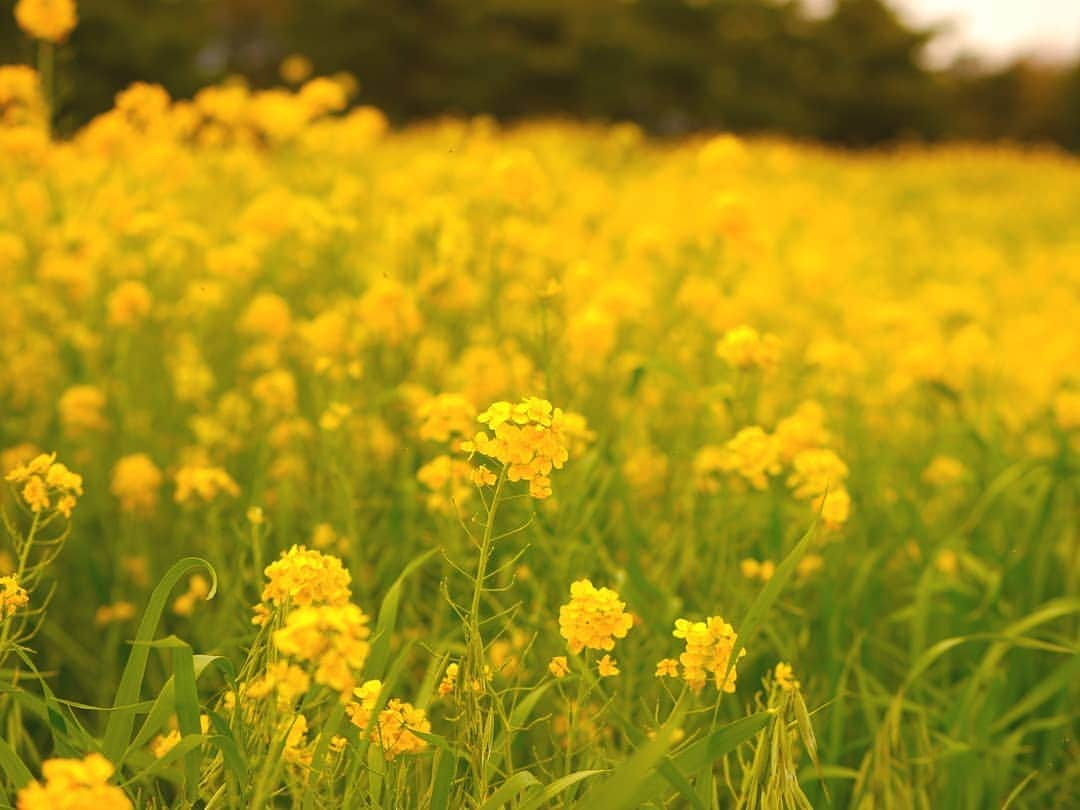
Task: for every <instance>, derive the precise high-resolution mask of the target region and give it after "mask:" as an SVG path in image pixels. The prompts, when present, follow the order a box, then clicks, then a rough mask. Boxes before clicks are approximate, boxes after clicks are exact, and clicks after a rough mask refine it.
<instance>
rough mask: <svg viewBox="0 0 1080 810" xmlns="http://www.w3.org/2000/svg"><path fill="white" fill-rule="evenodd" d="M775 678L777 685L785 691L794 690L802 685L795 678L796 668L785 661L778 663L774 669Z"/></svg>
mask: <svg viewBox="0 0 1080 810" xmlns="http://www.w3.org/2000/svg"><path fill="white" fill-rule="evenodd" d="M773 678H774V679H775V680H776V685H777V686H779V687H780V688H781V689H783V690H784V691H785V692H793V691H794V690H796V689H800V688H801V686H802V685H801V684H800V683H799V682H798V680H796V679H795V669H794V668H793V667H792V666H791V664H786V663H784V662H783V661H781V662H780V663H778V664H777V665H776V669H774V670H773Z"/></svg>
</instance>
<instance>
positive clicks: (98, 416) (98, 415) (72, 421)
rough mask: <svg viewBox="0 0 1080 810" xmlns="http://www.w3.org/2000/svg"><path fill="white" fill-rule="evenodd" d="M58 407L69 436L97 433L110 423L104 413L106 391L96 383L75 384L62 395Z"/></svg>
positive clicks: (61, 421)
mask: <svg viewBox="0 0 1080 810" xmlns="http://www.w3.org/2000/svg"><path fill="white" fill-rule="evenodd" d="M56 407H57V410H58V411H59V413H60V424H61V425H62V426H63V428H64V432H65V433H67V434H68V435H69V436H81V435H84V434H87V433H96V432H98V431H101V430H104V429H105V427H106V426H107V425H108V422H106V420H105V415H104V413H103V411H104V410H105V392H104V391H102V390H101V389H100V388H98V387H97V386H95V385H73V386H72V387H71V388H69V389H67V390H66V391H64V393H63V394H61V395H60V400H59V402H57V406H56Z"/></svg>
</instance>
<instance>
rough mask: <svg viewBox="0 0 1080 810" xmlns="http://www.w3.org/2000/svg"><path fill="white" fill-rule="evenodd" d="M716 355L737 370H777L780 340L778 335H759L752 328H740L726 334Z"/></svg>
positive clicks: (718, 345)
mask: <svg viewBox="0 0 1080 810" xmlns="http://www.w3.org/2000/svg"><path fill="white" fill-rule="evenodd" d="M716 354H717V356H718V357H720V358H722V359H724V360H725V361H726V362H727V363H728V364H729V365H731V366H734V367H735V368H741V369H747V368H760V369H764V370H769V369H772V368H775V366H776V364H777V363H778V362H779V360H780V339H779V338H777V337H776V335H770V334H764V335H761V334H758V331H757V330H756V329H754V328H753V327H750V326H739V327H736V328H735V329H732V330H730V331H728V332H726V333H725V334H724V337H723V338H721V340H720V342H719V343H718V344H717V346H716Z"/></svg>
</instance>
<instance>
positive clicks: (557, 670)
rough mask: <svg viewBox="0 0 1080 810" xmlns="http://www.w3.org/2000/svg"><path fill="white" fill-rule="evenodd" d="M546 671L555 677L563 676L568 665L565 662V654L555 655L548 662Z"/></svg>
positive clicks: (568, 670) (568, 669)
mask: <svg viewBox="0 0 1080 810" xmlns="http://www.w3.org/2000/svg"><path fill="white" fill-rule="evenodd" d="M548 672H550V673H551V674H552V675H554V676H555V677H556V678H563V677H565V676H566V674H567V673H568V672H570V667H569V666H568V665H567V663H566V656H565V655H556V656H555V657H554V658H552V659H551V660H550V661H549V662H548Z"/></svg>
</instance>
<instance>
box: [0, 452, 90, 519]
mask: <svg viewBox="0 0 1080 810" xmlns="http://www.w3.org/2000/svg"><path fill="white" fill-rule="evenodd" d="M4 478H5V480H7V481H10V482H11V483H12V484H14V485H15V486H16V487H21V488H20V490H19V494H20V495H21V496H22V500H23V502H24V503H25V504H26V505H27V507H29V509H30V511H32V512H33V513H34V514H43V513H47V512H49V510H51V509H56V511H57V512H59V513H60V514H62V515H63V516H64V517H71V510H72V509H74V508H75V504H76V503H77V501H78V497H79V496H80V495H82V494H83V479H82V476H81V475H79V474H77V473H73V472H71V470H69V469H68V468H67V467H66V466H64V465H63V464H60V463H59V462H57V461H56V453H42V454H41V455H39V456H37V457H36V458H33V459H31V460H30V461H28V462H27V463H26V464H20V465H19V466H17V467H16V468H15V469H13V470H12V471H11V472H9V473H8V474H7V475H6V476H4ZM54 499H55V500H54Z"/></svg>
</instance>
